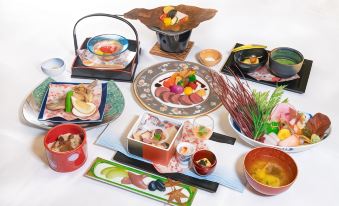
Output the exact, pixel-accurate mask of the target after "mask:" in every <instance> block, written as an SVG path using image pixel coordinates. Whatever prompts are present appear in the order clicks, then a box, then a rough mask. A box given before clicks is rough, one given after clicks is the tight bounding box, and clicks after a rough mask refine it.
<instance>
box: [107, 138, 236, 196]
mask: <svg viewBox="0 0 339 206" xmlns="http://www.w3.org/2000/svg"><path fill="white" fill-rule="evenodd" d="M210 140H212V141H215V142H219V143H225V144H231V145H234V143H235V140H236V139H235V138H233V137H229V136H226V135H223V134H219V133H215V132H213V135H212V137H211V138H210ZM113 159H114V160H115V161H118V162H121V163H124V164H126V165H129V166H133V167H136V168H138V169H141V170H145V171H147V172H150V173H154V174H157V175H161V176H164V177H167V178H171V179H173V180H176V181H180V182H182V183H185V184H188V185H192V186H194V187H197V188H200V189H203V190H206V191H208V192H216V191H217V189H218V186H219V183H217V182H213V181H209V180H202V179H198V178H195V177H191V176H187V175H184V174H181V173H159V172H158V171H157V170H156V169H155V168H154V167H153V165H152V164H149V163H147V162H143V161H140V160H136V159H133V158H130V157H128V156H126V155H124V154H123V153H121V152H119V151H117V152H116V154H115V156H114V157H113Z"/></svg>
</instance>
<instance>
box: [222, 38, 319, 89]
mask: <svg viewBox="0 0 339 206" xmlns="http://www.w3.org/2000/svg"><path fill="white" fill-rule="evenodd" d="M242 45H243V44H239V43H237V44H236V45H235V46H234V48H237V47H239V46H242ZM233 55H234V52H232V53H231V54H230V55H229V57H228V59H227V61H226V63H225V64H224V66H223V67H222V69H221V72H223V73H225V74H227V75H230V72H229V71H228V70H227V67H229V68H231V69H232V70H233V71H234V72H235V74H237V75H238V76H239V77H240V78H242V79H246V80H249V81H252V82H256V83H259V84H264V85H268V86H272V87H276V86H281V85H286V87H285V89H286V90H288V91H291V92H296V93H300V94H302V93H305V91H306V87H307V82H308V78H309V76H310V73H311V68H312V63H313V61H312V60H308V59H305V60H304V63H303V65H302V67H301V69H300V71H299V73H298V75H299V76H300V78H299V79H295V80H291V81H286V82H268V81H258V80H256V79H254V78H253V77H250V76H249V75H247V74H246V73H242V72H240V71H239V69H237V68H236V66H235V62H234V59H233Z"/></svg>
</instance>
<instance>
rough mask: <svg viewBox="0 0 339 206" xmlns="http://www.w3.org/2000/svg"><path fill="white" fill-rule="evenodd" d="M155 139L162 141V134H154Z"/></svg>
mask: <svg viewBox="0 0 339 206" xmlns="http://www.w3.org/2000/svg"><path fill="white" fill-rule="evenodd" d="M153 138H154V139H156V140H158V141H159V140H160V139H161V134H160V133H157V134H154V136H153Z"/></svg>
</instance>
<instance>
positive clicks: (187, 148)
mask: <svg viewBox="0 0 339 206" xmlns="http://www.w3.org/2000/svg"><path fill="white" fill-rule="evenodd" d="M194 151H195V149H194V146H193V145H192V144H191V143H188V142H180V143H179V144H178V146H177V149H176V156H177V159H178V160H179V162H180V163H181V164H184V165H186V164H188V163H189V161H190V159H191V157H192V155H193V153H194Z"/></svg>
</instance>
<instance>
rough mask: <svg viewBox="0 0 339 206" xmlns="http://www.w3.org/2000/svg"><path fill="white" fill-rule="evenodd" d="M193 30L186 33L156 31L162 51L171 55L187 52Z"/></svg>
mask: <svg viewBox="0 0 339 206" xmlns="http://www.w3.org/2000/svg"><path fill="white" fill-rule="evenodd" d="M191 33H192V30H188V31H185V32H181V33H180V32H166V31H159V30H158V31H156V34H157V38H158V42H159V45H160V49H161V50H163V51H166V52H170V53H181V52H183V51H185V49H186V48H187V45H188V41H189V39H190V36H191Z"/></svg>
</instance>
